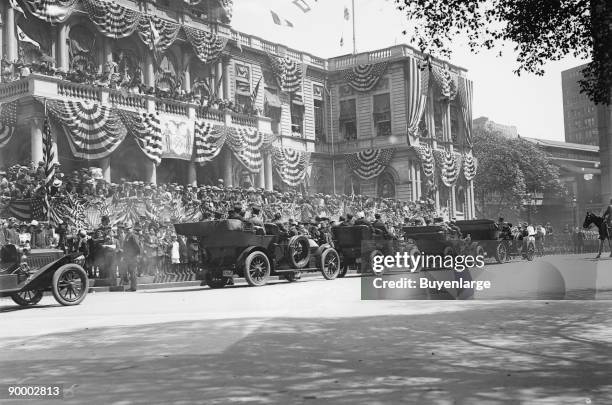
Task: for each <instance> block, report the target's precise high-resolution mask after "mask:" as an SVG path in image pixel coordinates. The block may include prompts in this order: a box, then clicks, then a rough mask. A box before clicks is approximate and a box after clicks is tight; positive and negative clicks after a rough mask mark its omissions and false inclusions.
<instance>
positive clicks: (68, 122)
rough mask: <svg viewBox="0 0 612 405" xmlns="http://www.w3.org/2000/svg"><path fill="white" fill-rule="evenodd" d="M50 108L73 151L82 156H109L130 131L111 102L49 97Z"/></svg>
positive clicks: (48, 105) (82, 157) (91, 158)
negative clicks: (107, 103)
mask: <svg viewBox="0 0 612 405" xmlns="http://www.w3.org/2000/svg"><path fill="white" fill-rule="evenodd" d="M47 108H48V109H49V111H50V112H51V114H52V115H53V116H54V117H55V118H56V119H57V120H58V121H59V122H60V123H61V124H62V126H63V128H64V132H65V133H66V136H67V138H68V143H69V145H70V149H71V150H72V153H73V155H74V156H75V157H77V158H80V159H87V160H95V159H104V158H106V157H108V156H109V155H110V154H111V153H112V152H113V151H114V150H115V149H116V148H117V146H119V144H120V143H121V142H122V141H123V139H124V138H125V135H126V133H127V130H126V128H125V126H123V124H122V123H121V120H120V119H119V117H118V116H117V114H116V113H115V112H114V111H113V109H112V108H111V107H108V106H102V105H99V104H97V103H95V102H91V101H70V100H47Z"/></svg>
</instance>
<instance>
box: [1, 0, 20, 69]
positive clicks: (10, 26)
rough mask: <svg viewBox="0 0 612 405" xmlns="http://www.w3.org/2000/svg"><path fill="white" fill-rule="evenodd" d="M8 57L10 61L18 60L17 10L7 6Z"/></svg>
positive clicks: (5, 25)
mask: <svg viewBox="0 0 612 405" xmlns="http://www.w3.org/2000/svg"><path fill="white" fill-rule="evenodd" d="M4 27H5V28H6V31H5V34H6V57H7V59H8V60H9V61H11V62H14V61H16V60H17V34H16V31H15V9H14V8H13V7H11V6H10V4H6V22H5V24H4Z"/></svg>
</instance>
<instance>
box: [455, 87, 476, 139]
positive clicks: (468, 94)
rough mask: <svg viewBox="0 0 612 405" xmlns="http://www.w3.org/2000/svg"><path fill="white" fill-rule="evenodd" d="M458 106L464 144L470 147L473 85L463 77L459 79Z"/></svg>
mask: <svg viewBox="0 0 612 405" xmlns="http://www.w3.org/2000/svg"><path fill="white" fill-rule="evenodd" d="M458 93H459V104H460V105H461V117H462V119H463V125H464V128H465V143H466V144H467V146H468V147H470V148H471V147H472V101H473V99H474V83H473V82H472V81H471V80H468V79H466V78H465V77H459V90H458Z"/></svg>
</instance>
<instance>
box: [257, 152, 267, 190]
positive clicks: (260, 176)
mask: <svg viewBox="0 0 612 405" xmlns="http://www.w3.org/2000/svg"><path fill="white" fill-rule="evenodd" d="M257 187H258V188H261V189H264V190H265V189H266V164H265V159H264V162H262V164H261V168H260V169H259V173H257Z"/></svg>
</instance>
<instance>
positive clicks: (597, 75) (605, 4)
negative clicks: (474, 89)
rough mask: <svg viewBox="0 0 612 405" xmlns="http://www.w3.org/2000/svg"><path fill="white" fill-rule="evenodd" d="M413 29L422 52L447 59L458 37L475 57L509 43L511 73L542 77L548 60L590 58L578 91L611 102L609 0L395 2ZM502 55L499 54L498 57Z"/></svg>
mask: <svg viewBox="0 0 612 405" xmlns="http://www.w3.org/2000/svg"><path fill="white" fill-rule="evenodd" d="M395 3H396V6H397V8H398V9H400V10H402V11H403V12H405V13H406V15H407V17H408V18H409V19H410V20H411V21H413V22H414V23H415V24H416V26H415V30H414V32H407V31H404V34H409V35H411V36H412V37H411V42H412V43H414V44H416V45H417V46H418V47H419V48H420V49H421V51H423V52H428V53H432V54H440V56H442V57H445V58H449V57H450V54H451V44H452V41H453V39H454V38H455V37H456V36H458V35H465V36H467V40H468V46H469V47H470V49H471V50H472V51H473V52H477V51H479V50H480V49H494V48H501V47H503V46H505V45H506V44H513V46H514V48H513V50H514V51H515V52H516V54H517V62H518V67H517V68H516V69H515V71H514V72H515V73H516V74H518V75H520V74H521V73H522V72H530V73H535V74H538V75H543V74H544V70H543V66H544V64H545V63H546V62H547V61H556V60H560V59H562V58H563V57H565V56H567V55H573V56H575V57H578V58H582V59H589V58H591V59H592V62H591V63H590V64H589V65H588V67H587V68H586V69H585V70H584V72H583V74H584V76H585V78H584V80H582V82H581V87H582V91H583V92H585V93H586V94H587V95H588V96H589V98H590V99H591V100H593V101H594V102H596V103H598V104H599V103H605V104H609V103H610V89H611V87H612V1H610V0H395ZM501 52H502V50H501V49H500V54H501Z"/></svg>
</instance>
